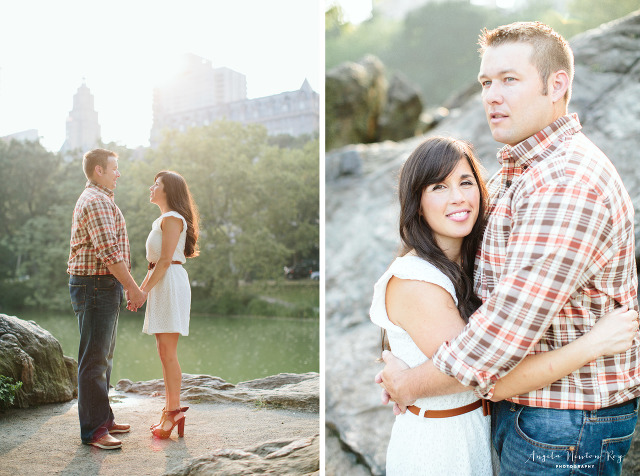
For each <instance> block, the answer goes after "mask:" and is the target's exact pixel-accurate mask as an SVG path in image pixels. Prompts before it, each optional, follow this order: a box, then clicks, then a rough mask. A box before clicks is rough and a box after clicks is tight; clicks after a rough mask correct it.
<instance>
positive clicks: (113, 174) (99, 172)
mask: <svg viewBox="0 0 640 476" xmlns="http://www.w3.org/2000/svg"><path fill="white" fill-rule="evenodd" d="M118 177H120V172H119V171H118V159H117V158H115V157H113V156H109V158H108V159H107V167H106V168H103V167H101V166H99V165H97V166H96V168H95V171H94V173H93V180H94V181H95V182H96V183H98V184H100V185H102V186H103V187H106V188H108V189H110V190H114V189H115V188H116V181H117V180H118Z"/></svg>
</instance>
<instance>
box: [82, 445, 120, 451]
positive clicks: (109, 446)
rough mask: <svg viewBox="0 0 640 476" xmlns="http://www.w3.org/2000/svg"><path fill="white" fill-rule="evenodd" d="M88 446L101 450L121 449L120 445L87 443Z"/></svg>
mask: <svg viewBox="0 0 640 476" xmlns="http://www.w3.org/2000/svg"><path fill="white" fill-rule="evenodd" d="M89 446H95V447H96V448H101V449H103V450H118V449H120V448H122V443H120V444H119V445H101V444H100V443H89Z"/></svg>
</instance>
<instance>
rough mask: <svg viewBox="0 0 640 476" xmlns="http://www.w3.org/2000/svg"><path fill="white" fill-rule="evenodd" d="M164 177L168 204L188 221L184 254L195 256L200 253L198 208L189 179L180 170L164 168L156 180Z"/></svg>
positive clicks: (188, 256)
mask: <svg viewBox="0 0 640 476" xmlns="http://www.w3.org/2000/svg"><path fill="white" fill-rule="evenodd" d="M158 178H161V179H162V186H163V187H164V192H165V193H166V194H167V205H168V206H169V208H170V209H171V210H174V211H176V212H178V213H179V214H180V215H182V216H183V217H184V219H185V220H186V221H187V239H186V241H185V244H184V255H185V257H187V258H195V257H196V256H198V255H199V254H200V252H199V251H198V247H197V243H198V235H199V233H200V229H199V228H198V209H197V207H196V204H195V202H194V201H193V197H192V196H191V192H189V187H188V186H187V181H186V180H185V179H184V177H182V175H180V174H179V173H178V172H173V171H171V170H163V171H161V172H158V173H157V174H156V178H155V179H154V180H158Z"/></svg>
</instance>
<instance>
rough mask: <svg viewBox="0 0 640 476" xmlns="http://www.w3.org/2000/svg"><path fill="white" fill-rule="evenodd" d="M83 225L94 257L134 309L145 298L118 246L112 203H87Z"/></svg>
mask: <svg viewBox="0 0 640 476" xmlns="http://www.w3.org/2000/svg"><path fill="white" fill-rule="evenodd" d="M85 226H86V229H87V233H88V234H89V238H90V239H91V243H92V244H93V247H94V249H95V251H96V258H97V259H99V260H100V261H102V262H103V263H104V264H105V265H106V266H107V268H108V269H109V272H110V273H111V274H113V275H114V276H115V277H116V279H117V280H118V281H120V283H121V284H122V286H123V287H124V290H125V292H126V296H127V299H128V300H131V304H132V305H134V306H133V307H135V308H136V309H137V308H139V307H140V306H142V304H144V302H145V301H146V299H147V296H146V293H143V292H142V291H141V290H140V288H139V287H138V286H137V285H136V282H135V280H134V279H133V277H132V276H131V273H130V272H129V269H128V268H127V265H126V264H125V262H124V257H123V256H122V251H121V250H120V248H119V247H118V239H117V230H116V228H117V227H116V217H115V213H114V209H113V205H111V204H109V203H108V202H104V201H102V200H94V201H92V202H90V203H88V204H87V213H86V221H85Z"/></svg>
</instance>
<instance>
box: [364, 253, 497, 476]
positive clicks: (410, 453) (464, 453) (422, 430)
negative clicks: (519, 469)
mask: <svg viewBox="0 0 640 476" xmlns="http://www.w3.org/2000/svg"><path fill="white" fill-rule="evenodd" d="M392 276H397V277H398V278H401V279H412V280H416V281H425V282H428V283H433V284H437V285H438V286H441V287H442V288H444V289H445V290H446V291H448V292H449V293H450V294H451V296H452V297H453V299H454V301H455V302H456V304H457V299H456V295H455V290H454V286H453V283H452V282H451V281H450V280H449V278H447V277H446V276H445V275H444V274H443V273H442V272H441V271H439V270H438V269H437V268H436V267H435V266H433V265H432V264H430V263H428V262H426V261H424V260H423V259H421V258H419V257H417V256H409V255H407V256H403V257H399V258H396V260H395V261H394V262H393V263H392V264H391V266H390V267H389V269H387V271H386V272H385V273H384V274H383V275H382V277H381V278H380V279H379V280H378V282H377V283H376V284H375V286H374V291H373V302H372V304H371V311H370V316H371V320H372V321H373V323H374V324H377V325H378V326H380V327H382V328H384V329H386V330H387V335H388V338H389V344H390V346H391V350H392V352H393V353H394V355H395V356H396V357H398V358H400V359H402V360H403V361H405V362H406V363H407V364H408V365H409V366H410V367H416V366H417V365H420V364H422V363H423V362H425V361H426V360H428V358H427V356H425V355H424V354H423V353H422V352H421V351H420V349H419V348H418V346H417V345H416V344H415V343H414V342H413V340H412V339H411V337H410V336H409V334H408V333H407V332H405V331H404V330H403V329H402V328H400V327H398V326H396V325H395V324H393V323H392V322H391V321H389V317H388V316H387V311H386V304H385V293H386V289H387V283H388V282H389V280H390V279H391V277H392ZM477 399H478V398H477V397H476V396H475V395H474V394H473V392H470V391H469V392H464V393H457V394H453V395H445V396H440V397H429V398H421V399H419V400H417V401H416V402H415V404H414V405H415V406H417V407H419V408H420V409H421V410H423V409H424V410H445V409H449V408H456V407H461V406H463V405H467V404H469V403H472V402H474V401H476V400H477ZM420 414H421V415H422V414H423V411H421V412H420ZM490 423H491V420H490V417H489V416H486V417H485V416H483V414H482V408H478V409H476V410H473V411H471V412H468V413H464V414H462V415H458V416H454V417H449V418H424V417H423V416H417V415H414V414H413V413H410V412H408V411H407V412H406V413H405V414H404V415H398V416H396V421H395V423H394V425H393V429H392V432H391V439H390V441H389V447H388V449H387V475H402V476H408V475H455V476H466V475H474V476H475V475H477V476H491V475H492V474H494V472H493V467H492V466H493V465H492V456H491V438H490Z"/></svg>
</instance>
